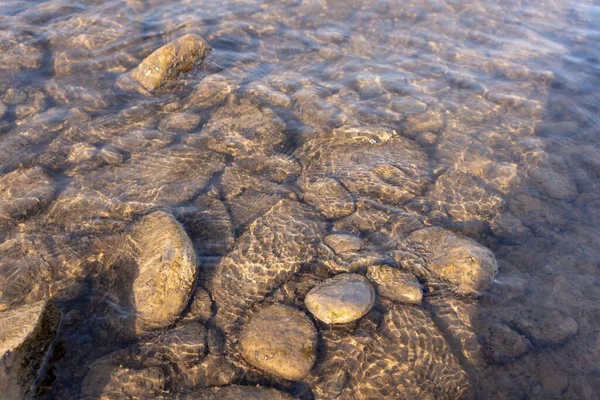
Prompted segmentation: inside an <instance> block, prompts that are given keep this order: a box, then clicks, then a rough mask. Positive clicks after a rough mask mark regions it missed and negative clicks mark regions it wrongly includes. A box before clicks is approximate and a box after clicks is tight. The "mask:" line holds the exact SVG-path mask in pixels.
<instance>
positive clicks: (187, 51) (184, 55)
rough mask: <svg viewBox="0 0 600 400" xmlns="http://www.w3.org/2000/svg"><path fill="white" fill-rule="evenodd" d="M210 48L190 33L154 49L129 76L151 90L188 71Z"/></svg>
mask: <svg viewBox="0 0 600 400" xmlns="http://www.w3.org/2000/svg"><path fill="white" fill-rule="evenodd" d="M210 50H211V48H210V46H209V45H208V44H207V43H206V42H205V41H204V40H203V39H202V38H201V37H200V36H198V35H194V34H191V33H190V34H187V35H184V36H182V37H180V38H179V39H177V40H174V41H172V42H171V43H168V44H166V45H164V46H163V47H161V48H159V49H158V50H155V51H154V52H153V53H152V54H150V55H149V56H148V57H146V58H145V59H144V60H143V61H142V62H141V63H140V65H138V66H137V67H136V68H135V69H134V70H133V71H131V72H130V76H131V77H132V78H133V79H135V80H136V81H137V82H139V83H140V84H141V85H142V86H143V87H144V88H145V89H146V90H149V91H153V90H155V89H157V88H159V87H160V86H162V85H163V84H165V83H167V82H169V81H173V80H174V79H176V78H177V77H178V76H179V74H181V73H183V72H188V71H190V70H191V69H192V68H193V67H194V66H196V65H197V64H199V63H200V62H202V60H204V57H206V55H207V54H208V53H209V52H210Z"/></svg>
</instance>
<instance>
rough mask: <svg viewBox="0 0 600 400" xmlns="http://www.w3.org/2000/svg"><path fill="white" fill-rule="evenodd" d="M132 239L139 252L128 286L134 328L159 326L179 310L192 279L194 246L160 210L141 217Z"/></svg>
mask: <svg viewBox="0 0 600 400" xmlns="http://www.w3.org/2000/svg"><path fill="white" fill-rule="evenodd" d="M132 239H133V241H134V242H135V243H136V244H137V247H138V252H139V257H138V263H137V264H138V265H137V267H138V270H137V277H136V278H135V281H134V282H133V288H132V289H133V300H134V304H135V308H136V312H137V318H136V328H137V330H138V331H144V330H147V329H155V328H163V327H165V326H168V325H170V324H172V323H173V322H175V320H176V319H177V317H178V316H179V315H180V314H181V313H182V312H183V310H184V309H185V306H186V305H187V303H188V299H189V297H190V295H191V292H192V289H193V287H194V283H195V282H196V274H197V261H196V253H195V251H194V246H193V244H192V242H191V240H190V238H189V237H188V235H187V233H186V232H185V230H184V229H183V227H182V226H181V224H179V222H177V220H176V219H175V218H174V217H173V216H172V215H170V214H168V213H165V212H162V211H157V212H154V213H152V214H148V215H146V216H145V217H144V218H142V219H141V220H140V221H139V222H138V223H137V224H136V226H135V227H134V229H133V233H132Z"/></svg>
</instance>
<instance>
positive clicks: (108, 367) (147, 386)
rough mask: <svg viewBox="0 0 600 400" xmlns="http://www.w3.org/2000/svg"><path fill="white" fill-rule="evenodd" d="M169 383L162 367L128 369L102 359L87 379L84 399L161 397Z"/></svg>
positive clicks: (92, 368)
mask: <svg viewBox="0 0 600 400" xmlns="http://www.w3.org/2000/svg"><path fill="white" fill-rule="evenodd" d="M165 381H166V379H165V374H164V372H163V371H162V369H161V368H160V367H150V368H141V369H135V368H127V367H124V366H121V365H116V364H113V363H111V362H109V361H107V360H104V359H100V360H99V361H98V362H95V363H94V364H93V365H92V367H91V368H90V371H89V372H88V374H87V375H86V377H85V379H84V380H83V383H82V385H81V396H82V398H83V399H102V400H118V399H124V398H125V399H128V398H129V399H132V398H138V399H141V398H157V396H158V395H159V394H160V393H161V392H163V391H164V386H165Z"/></svg>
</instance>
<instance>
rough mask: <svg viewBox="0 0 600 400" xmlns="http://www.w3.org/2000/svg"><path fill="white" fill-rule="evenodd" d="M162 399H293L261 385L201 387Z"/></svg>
mask: <svg viewBox="0 0 600 400" xmlns="http://www.w3.org/2000/svg"><path fill="white" fill-rule="evenodd" d="M162 399H165V400H167V399H178V400H239V399H244V400H292V399H293V397H292V396H290V395H289V394H287V393H285V392H282V391H279V390H277V389H271V388H264V387H260V386H241V385H231V386H224V387H212V388H207V389H200V390H198V391H195V392H192V393H186V394H182V395H177V396H173V397H168V396H166V397H163V398H162Z"/></svg>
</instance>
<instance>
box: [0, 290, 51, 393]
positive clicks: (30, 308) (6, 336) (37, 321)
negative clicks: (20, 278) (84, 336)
mask: <svg viewBox="0 0 600 400" xmlns="http://www.w3.org/2000/svg"><path fill="white" fill-rule="evenodd" d="M60 315H61V314H60V311H59V310H58V309H57V308H56V306H55V305H54V303H53V302H51V301H40V302H37V303H33V304H30V305H25V306H22V307H19V308H16V309H13V310H9V311H3V312H0V387H1V388H2V394H0V397H2V398H5V399H23V398H29V396H30V395H32V394H33V393H32V390H34V388H33V387H32V385H33V384H34V380H35V378H36V377H37V374H38V371H39V369H40V367H41V366H42V364H43V362H44V358H45V356H46V353H47V352H48V349H49V348H50V344H51V343H52V341H53V340H54V336H55V335H56V331H57V330H58V327H59V324H60Z"/></svg>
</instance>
